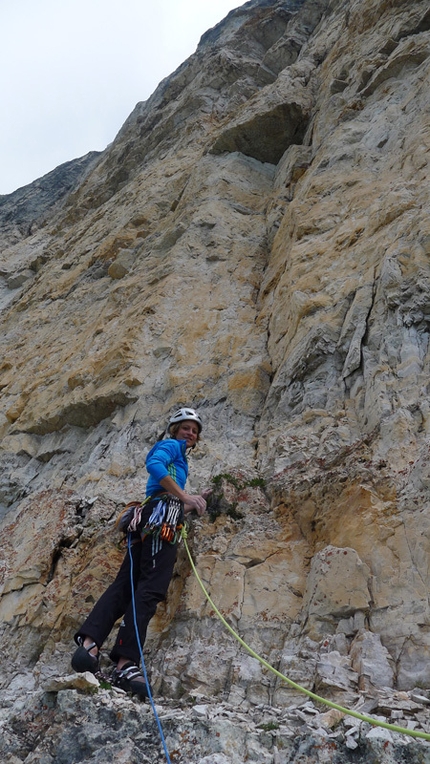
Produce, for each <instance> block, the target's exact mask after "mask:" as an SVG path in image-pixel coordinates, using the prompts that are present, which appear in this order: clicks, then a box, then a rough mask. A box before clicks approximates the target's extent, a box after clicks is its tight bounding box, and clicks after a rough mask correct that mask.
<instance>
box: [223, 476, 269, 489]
mask: <svg viewBox="0 0 430 764" xmlns="http://www.w3.org/2000/svg"><path fill="white" fill-rule="evenodd" d="M223 480H225V481H226V483H230V485H232V486H233V487H234V488H236V489H237V490H238V491H243V489H244V488H265V487H266V483H265V481H264V480H263V478H252V479H251V480H243V481H240V480H239V479H238V478H236V477H235V476H234V475H231V474H230V473H229V472H221V473H220V474H219V475H214V476H213V478H212V483H213V484H214V486H216V487H217V488H219V487H220V486H221V485H222V481H223Z"/></svg>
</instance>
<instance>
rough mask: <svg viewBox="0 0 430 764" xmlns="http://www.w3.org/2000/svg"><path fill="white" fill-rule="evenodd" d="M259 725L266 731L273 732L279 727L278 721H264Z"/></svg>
mask: <svg viewBox="0 0 430 764" xmlns="http://www.w3.org/2000/svg"><path fill="white" fill-rule="evenodd" d="M258 726H259V728H260V729H261V730H264V731H265V732H272V730H278V729H279V724H278V722H264V723H263V724H259V725H258Z"/></svg>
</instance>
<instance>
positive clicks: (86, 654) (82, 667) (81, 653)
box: [72, 637, 99, 674]
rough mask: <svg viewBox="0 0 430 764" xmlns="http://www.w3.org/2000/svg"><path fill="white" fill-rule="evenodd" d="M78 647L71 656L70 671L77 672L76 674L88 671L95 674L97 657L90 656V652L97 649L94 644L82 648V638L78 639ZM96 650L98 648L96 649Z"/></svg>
mask: <svg viewBox="0 0 430 764" xmlns="http://www.w3.org/2000/svg"><path fill="white" fill-rule="evenodd" d="M78 643H79V647H78V649H77V650H75V652H74V653H73V656H72V669H73V670H74V671H77V672H78V674H81V673H83V672H84V671H90V672H91V673H92V674H95V673H96V672H97V671H98V670H99V655H98V653H97V655H91V653H90V650H92V649H93V648H94V647H97V645H96V643H95V642H92V643H91V644H90V645H88V647H84V640H83V639H82V637H78ZM97 649H98V648H97Z"/></svg>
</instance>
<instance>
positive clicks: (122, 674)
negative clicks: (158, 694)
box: [112, 662, 148, 699]
mask: <svg viewBox="0 0 430 764" xmlns="http://www.w3.org/2000/svg"><path fill="white" fill-rule="evenodd" d="M112 684H113V686H114V687H120V688H121V690H124V691H125V692H130V693H131V694H132V695H138V696H139V697H140V698H142V699H144V698H147V697H148V688H147V686H146V682H145V677H144V676H143V674H142V672H141V671H140V669H139V668H138V667H137V666H136V665H135V664H134V663H131V662H130V663H126V664H125V665H124V666H123V667H122V669H117V668H116V669H114V670H113V672H112Z"/></svg>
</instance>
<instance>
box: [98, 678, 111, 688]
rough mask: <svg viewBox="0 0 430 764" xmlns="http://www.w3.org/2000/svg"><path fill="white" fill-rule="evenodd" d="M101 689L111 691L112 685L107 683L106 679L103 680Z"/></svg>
mask: <svg viewBox="0 0 430 764" xmlns="http://www.w3.org/2000/svg"><path fill="white" fill-rule="evenodd" d="M100 687H101V688H102V690H111V689H112V685H111V683H110V682H106V681H105V680H104V679H102V680H101V681H100Z"/></svg>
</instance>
